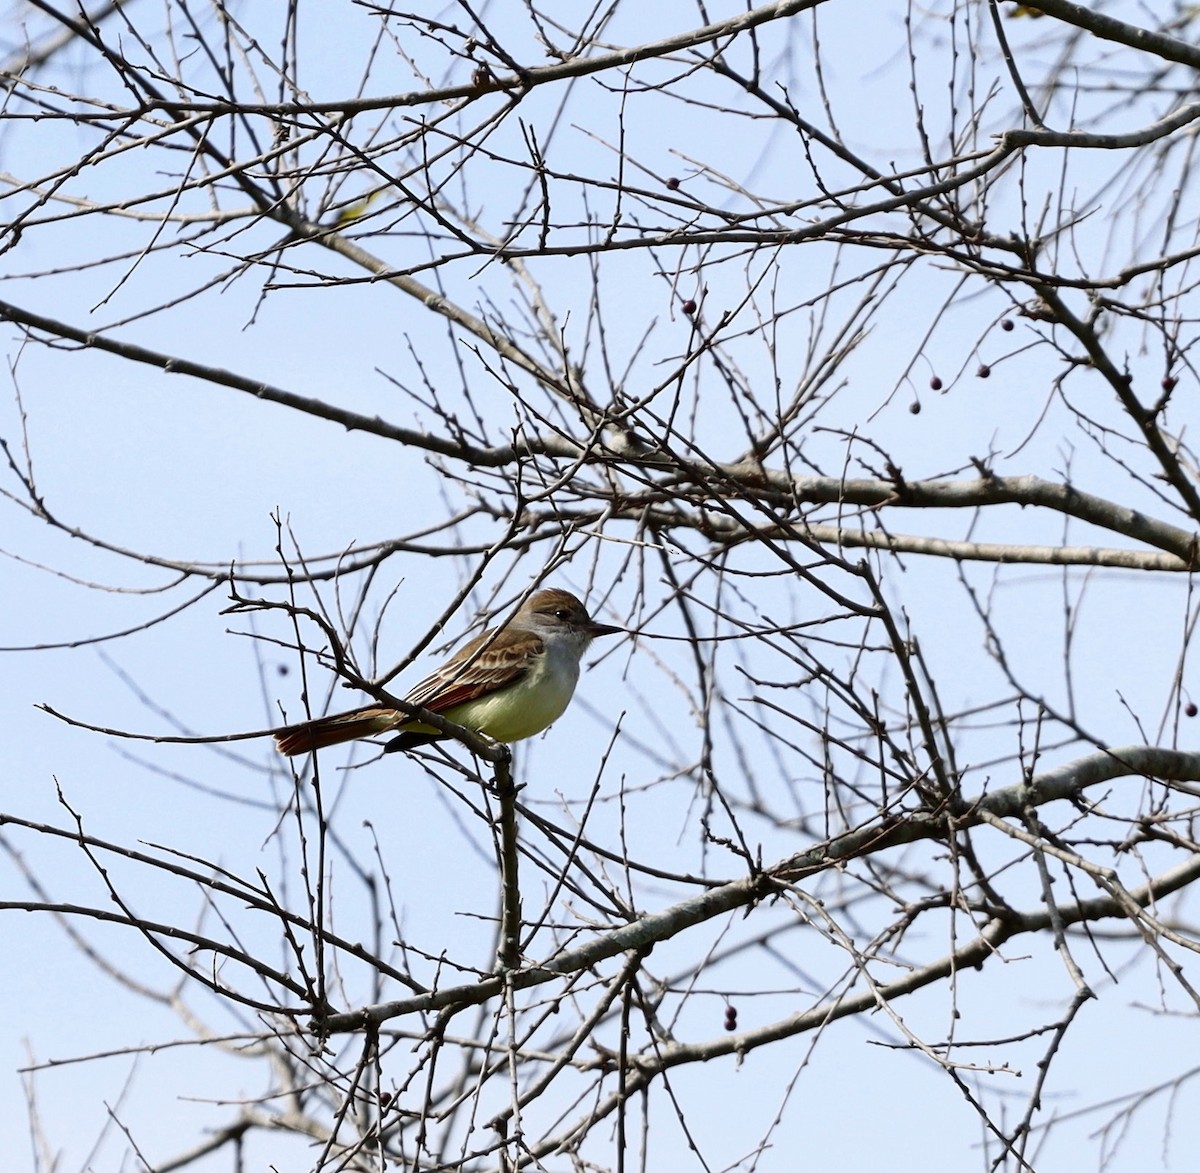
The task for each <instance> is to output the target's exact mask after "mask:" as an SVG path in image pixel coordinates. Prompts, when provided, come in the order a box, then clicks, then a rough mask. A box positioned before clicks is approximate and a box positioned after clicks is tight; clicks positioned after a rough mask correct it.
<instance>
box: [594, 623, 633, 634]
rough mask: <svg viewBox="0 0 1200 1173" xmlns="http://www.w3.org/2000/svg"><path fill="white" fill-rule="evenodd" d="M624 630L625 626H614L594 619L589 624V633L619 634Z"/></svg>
mask: <svg viewBox="0 0 1200 1173" xmlns="http://www.w3.org/2000/svg"><path fill="white" fill-rule="evenodd" d="M624 631H625V628H623V627H613V626H612V625H611V624H609V623H597V622H596V621H595V620H594V619H593V620H592V621H591V623H589V624H588V635H618V634H620V633H623V632H624Z"/></svg>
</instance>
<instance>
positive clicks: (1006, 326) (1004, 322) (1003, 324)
mask: <svg viewBox="0 0 1200 1173" xmlns="http://www.w3.org/2000/svg"><path fill="white" fill-rule="evenodd" d="M1012 328H1013V324H1012V322H1011V321H1010V320H1009V319H1008V318H1001V319H1000V329H1001V330H1011V329H1012Z"/></svg>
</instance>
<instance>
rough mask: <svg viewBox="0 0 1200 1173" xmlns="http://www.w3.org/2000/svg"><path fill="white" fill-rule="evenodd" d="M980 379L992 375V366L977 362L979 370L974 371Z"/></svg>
mask: <svg viewBox="0 0 1200 1173" xmlns="http://www.w3.org/2000/svg"><path fill="white" fill-rule="evenodd" d="M975 373H976V374H977V375H978V376H979V377H980V378H981V379H989V378H991V375H992V368H991V367H989V366H988V365H987V363H985V362H981V363H980V364H979V370H977V371H976V372H975Z"/></svg>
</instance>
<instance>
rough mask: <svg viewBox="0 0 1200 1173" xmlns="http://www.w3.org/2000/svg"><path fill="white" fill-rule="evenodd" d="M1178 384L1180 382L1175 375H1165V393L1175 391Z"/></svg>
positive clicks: (1163, 383) (1163, 384)
mask: <svg viewBox="0 0 1200 1173" xmlns="http://www.w3.org/2000/svg"><path fill="white" fill-rule="evenodd" d="M1178 382H1179V380H1178V379H1177V378H1175V376H1174V375H1163V381H1162V389H1163V390H1164V391H1174V390H1175V387H1176V384H1177V383H1178Z"/></svg>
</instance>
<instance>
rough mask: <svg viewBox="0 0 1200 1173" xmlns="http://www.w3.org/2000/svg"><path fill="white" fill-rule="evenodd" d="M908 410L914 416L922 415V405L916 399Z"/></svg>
mask: <svg viewBox="0 0 1200 1173" xmlns="http://www.w3.org/2000/svg"><path fill="white" fill-rule="evenodd" d="M908 410H909V411H910V412H911V413H912V414H913V415H920V414H921V405H920V404H919V403H918V402H917V401H916V400H915V399H914V400H913V401H912V403H910V404H909V405H908Z"/></svg>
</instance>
